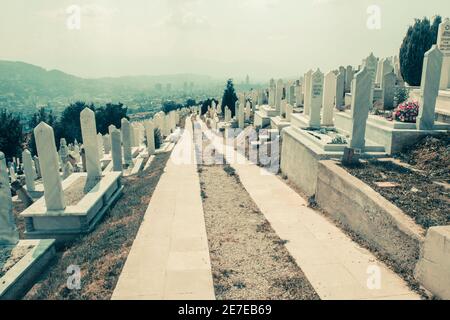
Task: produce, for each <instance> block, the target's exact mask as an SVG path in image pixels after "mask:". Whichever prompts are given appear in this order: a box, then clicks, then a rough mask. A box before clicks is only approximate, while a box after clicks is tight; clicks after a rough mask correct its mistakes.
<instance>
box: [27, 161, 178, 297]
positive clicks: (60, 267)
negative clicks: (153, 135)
mask: <svg viewBox="0 0 450 320" xmlns="http://www.w3.org/2000/svg"><path fill="white" fill-rule="evenodd" d="M168 158H169V153H164V154H159V155H156V157H155V159H154V160H153V162H152V164H151V166H150V168H149V169H147V170H146V171H145V172H141V173H139V174H138V175H135V176H130V177H127V178H124V179H123V184H124V194H123V196H122V198H120V199H119V201H118V202H117V203H116V205H115V206H114V207H113V208H112V209H111V210H110V211H109V212H108V213H107V214H106V215H105V217H104V219H103V221H102V222H101V223H100V224H99V225H98V226H97V228H96V229H95V230H94V231H93V232H92V233H90V234H88V235H85V236H82V237H80V238H79V239H78V240H77V241H76V242H74V243H73V244H71V245H70V246H69V247H68V248H65V250H63V251H62V252H60V253H59V254H58V257H57V259H55V261H54V263H53V265H52V266H50V267H49V268H48V270H49V271H48V272H47V273H45V274H44V275H43V276H42V277H41V279H40V280H39V281H38V282H37V283H36V284H35V285H34V287H33V288H32V289H31V290H30V291H29V292H28V294H27V295H26V296H25V299H30V300H36V299H76V300H106V299H110V298H111V295H112V293H113V290H114V288H115V286H116V283H117V280H118V278H119V275H120V272H121V270H122V268H123V265H124V263H125V261H126V258H127V256H128V253H129V251H130V249H131V246H132V244H133V241H134V238H135V236H136V234H137V232H138V230H139V226H140V224H141V222H142V219H143V216H144V214H145V211H146V209H147V206H148V204H149V202H150V199H151V197H152V194H153V191H154V190H155V188H156V185H157V183H158V181H159V179H160V176H161V174H162V173H163V170H164V167H165V164H166V162H167V160H168ZM70 265H78V266H79V267H80V269H81V289H80V290H69V289H68V288H67V286H66V282H67V278H68V277H69V274H67V273H66V270H67V267H69V266H70Z"/></svg>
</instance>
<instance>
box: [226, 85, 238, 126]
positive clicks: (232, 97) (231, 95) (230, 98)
mask: <svg viewBox="0 0 450 320" xmlns="http://www.w3.org/2000/svg"><path fill="white" fill-rule="evenodd" d="M237 100H238V98H237V95H236V92H235V91H234V85H233V80H232V79H228V81H227V85H226V87H225V90H224V92H223V97H222V114H225V106H227V107H228V108H229V109H230V110H231V116H232V117H234V115H235V114H236V110H235V107H236V101H237Z"/></svg>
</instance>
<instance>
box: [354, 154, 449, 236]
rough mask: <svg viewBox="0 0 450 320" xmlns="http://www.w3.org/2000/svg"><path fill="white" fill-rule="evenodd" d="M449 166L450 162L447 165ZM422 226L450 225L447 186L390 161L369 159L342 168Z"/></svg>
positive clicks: (422, 173)
mask: <svg viewBox="0 0 450 320" xmlns="http://www.w3.org/2000/svg"><path fill="white" fill-rule="evenodd" d="M447 165H448V166H450V163H448V164H447ZM346 170H347V171H348V172H350V173H351V174H352V175H353V176H355V177H357V178H358V179H360V180H362V181H364V182H365V183H366V184H368V185H369V186H370V187H371V188H373V189H374V190H375V191H377V192H378V193H380V194H381V195H382V196H383V197H384V198H386V199H387V200H389V201H390V202H392V203H393V204H395V205H396V206H397V207H399V208H400V209H402V210H403V211H404V212H405V213H406V214H407V215H409V216H410V217H412V218H413V219H414V220H415V221H416V223H418V224H419V225H421V226H422V227H424V228H429V227H434V226H440V225H448V224H450V214H449V213H450V203H449V201H448V196H449V191H448V189H449V186H448V185H447V186H446V185H445V184H444V185H443V184H442V183H441V182H440V181H439V180H435V181H433V179H430V177H429V176H428V175H426V174H425V173H424V172H418V171H414V169H409V168H407V167H405V166H402V165H398V164H396V163H393V162H391V161H377V160H369V161H368V162H364V163H360V164H358V165H356V166H352V167H348V168H346Z"/></svg>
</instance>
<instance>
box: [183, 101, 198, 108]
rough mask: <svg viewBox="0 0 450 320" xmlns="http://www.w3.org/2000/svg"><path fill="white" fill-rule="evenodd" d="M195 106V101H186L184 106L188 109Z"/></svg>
mask: <svg viewBox="0 0 450 320" xmlns="http://www.w3.org/2000/svg"><path fill="white" fill-rule="evenodd" d="M196 104H197V102H196V101H195V99H187V100H186V103H185V104H184V106H185V107H187V108H189V107H193V106H195V105H196Z"/></svg>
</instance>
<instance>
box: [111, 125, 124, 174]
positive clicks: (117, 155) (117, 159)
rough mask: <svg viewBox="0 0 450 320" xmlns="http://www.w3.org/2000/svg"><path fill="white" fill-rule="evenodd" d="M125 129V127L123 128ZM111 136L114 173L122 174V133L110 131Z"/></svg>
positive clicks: (114, 130)
mask: <svg viewBox="0 0 450 320" xmlns="http://www.w3.org/2000/svg"><path fill="white" fill-rule="evenodd" d="M122 128H123V127H122ZM122 130H123V129H122ZM110 132H111V133H110V136H111V157H112V161H113V171H119V172H122V169H123V166H122V145H121V137H120V131H119V130H117V129H113V130H112V131H110Z"/></svg>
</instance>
